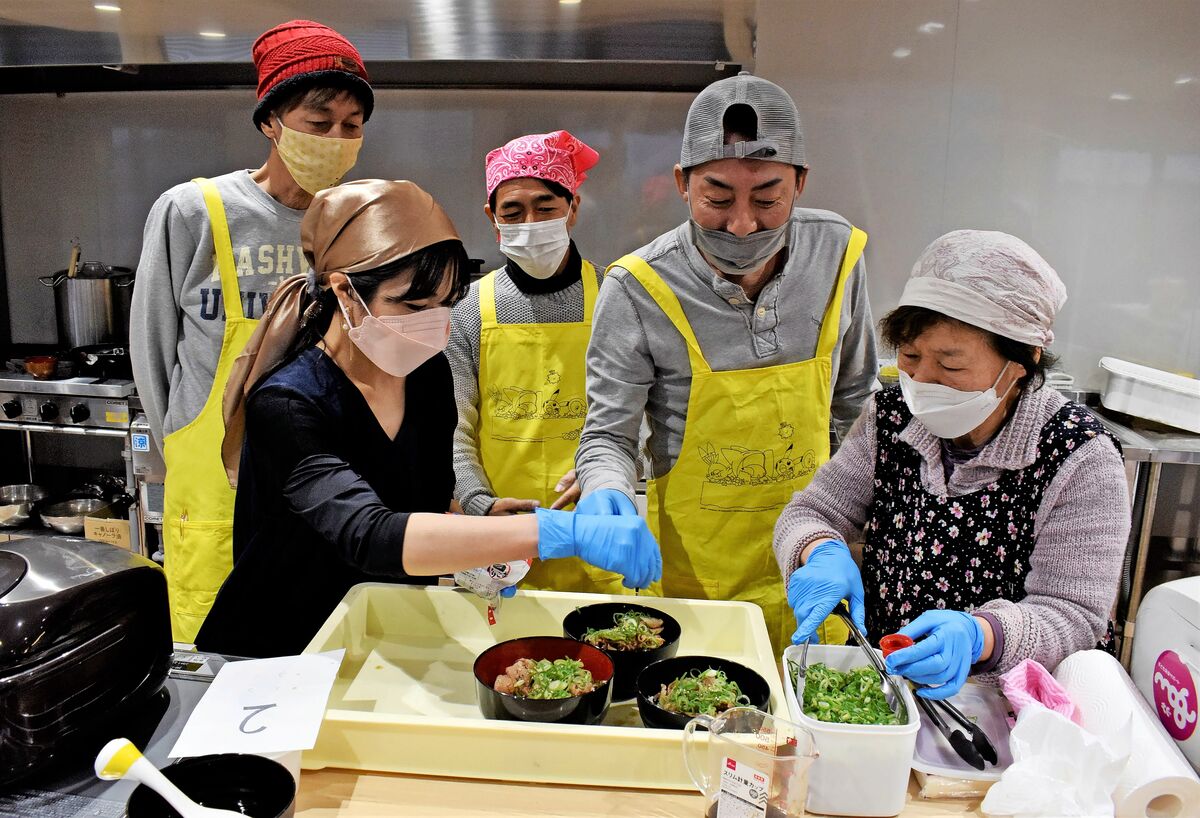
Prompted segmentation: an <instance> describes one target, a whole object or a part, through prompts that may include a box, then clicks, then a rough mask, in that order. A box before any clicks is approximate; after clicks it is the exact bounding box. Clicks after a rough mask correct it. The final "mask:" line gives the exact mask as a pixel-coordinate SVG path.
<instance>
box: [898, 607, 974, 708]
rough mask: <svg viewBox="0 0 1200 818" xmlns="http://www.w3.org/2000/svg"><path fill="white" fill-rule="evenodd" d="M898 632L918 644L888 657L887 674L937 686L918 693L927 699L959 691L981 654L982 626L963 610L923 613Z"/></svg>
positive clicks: (947, 696) (943, 697)
mask: <svg viewBox="0 0 1200 818" xmlns="http://www.w3.org/2000/svg"><path fill="white" fill-rule="evenodd" d="M897 633H902V634H904V635H905V636H909V637H912V638H913V639H914V640H917V639H920V641H919V642H917V644H915V645H913V646H912V647H911V648H904V650H898V651H896V652H895V653H893V654H891V655H890V656H888V658H887V660H886V661H887V669H888V673H896V674H899V675H901V676H904V677H906V678H908V679H911V680H912V681H914V682H917V683H918V684H924V685H937V687H928V688H919V689H918V690H917V695H918V696H923V697H924V698H926V699H948V698H950V697H951V696H953V695H954V694H955V693H957V692H958V691H960V690H962V686H963V685H964V684H966V681H967V675H968V674H969V673H970V671H971V665H973V664H975V663H976V662H978V661H979V657H980V655H981V654H982V653H983V626H982V625H980V624H979V621H978V620H977V619H976V618H975V617H973V616H971V615H970V614H969V613H963V612H962V611H941V610H933V611H926V612H925V613H923V614H921V615H920V616H918V617H917V618H916V619H914V620H913V621H912V622H910V623H909V624H907V625H905V626H904V627H903V628H901V629H900V630H899V631H897ZM922 636H924V637H925V638H924V639H921V637H922Z"/></svg>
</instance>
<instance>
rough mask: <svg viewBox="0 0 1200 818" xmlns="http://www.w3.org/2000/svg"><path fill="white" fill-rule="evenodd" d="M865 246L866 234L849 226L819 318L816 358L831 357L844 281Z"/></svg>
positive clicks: (838, 328)
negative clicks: (842, 251)
mask: <svg viewBox="0 0 1200 818" xmlns="http://www.w3.org/2000/svg"><path fill="white" fill-rule="evenodd" d="M866 246H867V234H866V233H864V232H863V231H861V230H859V229H858V228H857V227H851V228H850V241H849V242H848V243H847V244H846V255H845V256H843V257H842V268H841V270H840V271H838V277H837V283H836V284H834V285H833V292H832V293H830V296H829V306H828V307H826V309H825V317H824V318H822V319H821V335H820V338H819V339H818V340H817V353H816V356H815V357H817V358H832V357H833V348H834V347H835V346H837V342H838V338H839V337H840V335H841V331H840V329H841V321H842V301H843V299H844V298H845V295H846V283H847V282H848V281H849V280H850V274H851V273H853V272H854V268H855V266H856V265H857V264H858V260H859V259H860V258H862V254H863V248H864V247H866Z"/></svg>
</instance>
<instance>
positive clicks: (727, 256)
mask: <svg viewBox="0 0 1200 818" xmlns="http://www.w3.org/2000/svg"><path fill="white" fill-rule="evenodd" d="M691 222H692V240H693V241H694V242H696V246H697V247H699V248H700V249H701V250H703V251H704V253H705V255H706V256H708V260H709V262H710V263H711V264H712V265H713V266H714V267H716V268H717V269H718V270H720V271H721V272H722V273H724V274H725V275H729V276H744V275H746V273H753V272H755V271H756V270H758V269H760V268H761V267H762V266H763V265H764V264H766V263H767V262H768V261H769V260H770V259H771V257H772V256H773V255H775V254H776V253H778V252H779V251H780V250H782V249H783V248H784V247H786V246H787V242H788V228H789V227H791V224H792V223H791V220H790V219H789V220H788V221H786V222H784V223H783V224H781V225H779V227H776V228H774V229H772V230H760V231H758V232H757V233H751V234H750V235H749V236H744V237H738V236H735V235H733V234H732V233H726V232H725V231H724V230H709V229H708V228H706V227H701V226H700V225H698V224H696V220H695V219H692V220H691Z"/></svg>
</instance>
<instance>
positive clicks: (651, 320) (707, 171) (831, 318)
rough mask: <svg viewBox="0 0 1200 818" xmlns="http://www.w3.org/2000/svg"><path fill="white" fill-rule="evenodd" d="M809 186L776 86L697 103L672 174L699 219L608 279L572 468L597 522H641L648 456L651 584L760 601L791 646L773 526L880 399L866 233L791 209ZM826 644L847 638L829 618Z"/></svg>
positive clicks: (831, 216) (794, 119)
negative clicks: (658, 553) (644, 433)
mask: <svg viewBox="0 0 1200 818" xmlns="http://www.w3.org/2000/svg"><path fill="white" fill-rule="evenodd" d="M807 173H808V166H807V162H806V161H805V156H804V136H803V131H802V129H801V126H800V116H799V114H798V113H797V111H796V105H795V103H794V102H793V101H792V99H791V97H790V96H788V94H787V92H786V91H784V90H783V89H782V88H780V87H779V86H778V85H775V84H774V83H771V82H768V81H767V80H764V79H762V78H760V77H754V76H750V75H749V74H747V73H742V74H740V75H738V76H737V77H731V78H728V79H724V80H720V81H719V82H716V83H713V84H712V85H710V86H708V87H707V88H706V89H704V90H703V91H702V92H701V93H700V94H699V95H698V96H697V97H696V99H695V100H694V101H693V102H692V105H691V108H690V110H689V111H688V115H687V122H686V123H685V125H684V135H683V150H682V152H681V154H680V162H679V164H678V165H676V166H675V181H676V184H677V185H678V187H679V194H680V196H682V197H683V200H684V201H685V202H686V203H687V205H688V209H689V211H690V215H691V218H690V219H689V220H688V221H687V222H684V223H683V224H681V225H680V226H679V227H677V228H675V229H674V230H671V231H670V232H668V233H665V234H663V235H661V236H659V237H658V238H657V239H655V240H654V241H652V242H651V243H650V244H648V245H647V246H645V247H643V248H641V249H639V250H637V251H636V252H634V253H632V254H630V255H627V256H625V257H624V258H622V259H620V260H618V261H617V262H615V263H614V264H613V265H612V266H611V267H610V268H609V273H608V276H607V278H606V280H605V282H604V284H603V286H602V287H601V289H600V295H599V298H598V301H597V304H596V312H595V317H594V319H593V324H592V327H593V328H592V340H591V344H590V346H589V348H588V356H587V392H588V401H589V412H588V419H587V422H586V425H585V426H584V429H583V433H582V437H581V439H580V446H579V450H578V454H577V455H576V465H577V470H578V474H579V479H580V481H581V483H582V489H583V499H582V500H581V501H580V504H579V506H578V508H579V510H580V511H586V512H588V513H593V514H595V513H611V514H636V513H637V511H636V508H635V506H634V503H633V496H634V484H635V481H636V479H637V472H638V468H637V463H638V458H639V456H641V457H643V458H644V471H645V474H646V477H647V481H648V484H647V501H648V516H649V522H650V527H651V530H652V531H653V532H654V534H655V536H656V537H657V538H658V541H659V544H660V545H661V547H662V555H663V581H662V585H661V589H659V588H657V587H656V588H655V590H658V591H659V592H661V593H662V594H663V595H664V596H669V597H689V598H702V599H740V600H746V601H750V602H755V603H757V604H758V605H759V606H761V607H762V609H763V614H764V615H765V617H766V621H767V628H768V631H769V632H770V634H771V639H772V641H773V642H774V644H775V647H776V648H777V649H782V646H784V645H786V644H789V637H790V635H791V633H792V631H793V630H795V617H794V614H793V612H792V609H791V607H789V606H788V604H787V597H786V593H785V588H784V586H783V583H782V582H781V580H780V578H779V571H778V568H777V566H776V564H775V558H774V556H773V553H772V549H771V541H772V530H773V527H774V524H775V519H776V517H777V516H778V515H779V511H780V510H781V509H782V508H783V506H784V505H785V504H786V503H787V502H788V500H790V499H791V497H792V494H793V492H796V491H798V490H800V489H802V488H804V486H806V485H807V484H808V482H809V480H811V479H812V475H813V473H814V472H815V471H816V469H817V467H818V466H820V465H821V464H822V463H824V462H825V461H826V460H827V459H828V458H829V451H830V445H829V443H830V428H831V424H832V425H833V426H834V427H836V428H837V429H839V430H841V431H845V430H846V429H848V428H849V426H850V424H851V423H853V421H854V419H855V418H856V417H857V416H858V413H859V409H860V407H861V406H862V403H863V401H864V400H865V399H866V398H867V397H868V396H869V395H870V394H871V393H872V392H873V391H874V390H875V389H876V388H877V386H878V384H877V382H876V379H875V374H876V370H877V361H876V353H875V335H874V332H873V330H872V323H871V309H870V306H869V304H868V303H867V288H866V281H865V279H864V276H865V271H864V269H863V261H862V251H863V247H864V245H865V243H866V234H865V233H863V232H862V231H861V230H858V229H857V228H854V227H852V226H851V225H850V224H849V223H848V222H847V221H846V220H845V219H843V218H842V217H841V216H839V215H837V214H836V213H831V212H829V211H825V210H809V209H801V208H796V206H795V205H796V199H797V198H798V197H799V196H800V193H801V192H802V191H803V189H804V181H805V177H806V175H807ZM643 416H644V417H645V419H646V423H647V426H648V431H649V434H648V437H647V438H646V446H645V450H644V451H643V452H640V453H639V451H638V441H639V430H640V428H641V425H642V419H643ZM820 635H821V637H822V638H824V639H826V640H827V641H839V642H840V641H844V640H845V636H846V632H845V630H844V629H843V626H842V625H841V624H840V622H839V623H835V622H834V621H833V620H829V621H827V623H826V624H825V625H824V626H823V629H822V632H821V633H820Z"/></svg>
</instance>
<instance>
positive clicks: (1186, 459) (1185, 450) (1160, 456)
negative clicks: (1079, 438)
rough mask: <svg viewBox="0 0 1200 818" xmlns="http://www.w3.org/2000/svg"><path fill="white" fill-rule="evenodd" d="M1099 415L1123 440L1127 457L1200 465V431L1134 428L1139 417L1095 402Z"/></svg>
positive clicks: (1135, 459)
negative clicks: (1106, 407)
mask: <svg viewBox="0 0 1200 818" xmlns="http://www.w3.org/2000/svg"><path fill="white" fill-rule="evenodd" d="M1092 409H1093V410H1094V411H1095V413H1096V416H1097V417H1099V418H1100V421H1101V422H1102V423H1103V424H1104V425H1105V427H1106V428H1107V429H1108V430H1109V431H1110V432H1112V433H1113V434H1114V435H1116V437H1117V439H1118V440H1120V441H1121V449H1122V451H1123V453H1124V455H1125V459H1126V460H1127V461H1128V460H1132V461H1135V462H1149V463H1178V464H1180V465H1200V435H1193V434H1189V433H1188V432H1184V431H1158V430H1151V429H1145V428H1134V425H1132V424H1137V420H1136V419H1135V418H1130V417H1129V416H1128V415H1119V414H1116V413H1114V412H1111V411H1109V410H1107V409H1105V408H1104V407H1103V406H1093V407H1092Z"/></svg>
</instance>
